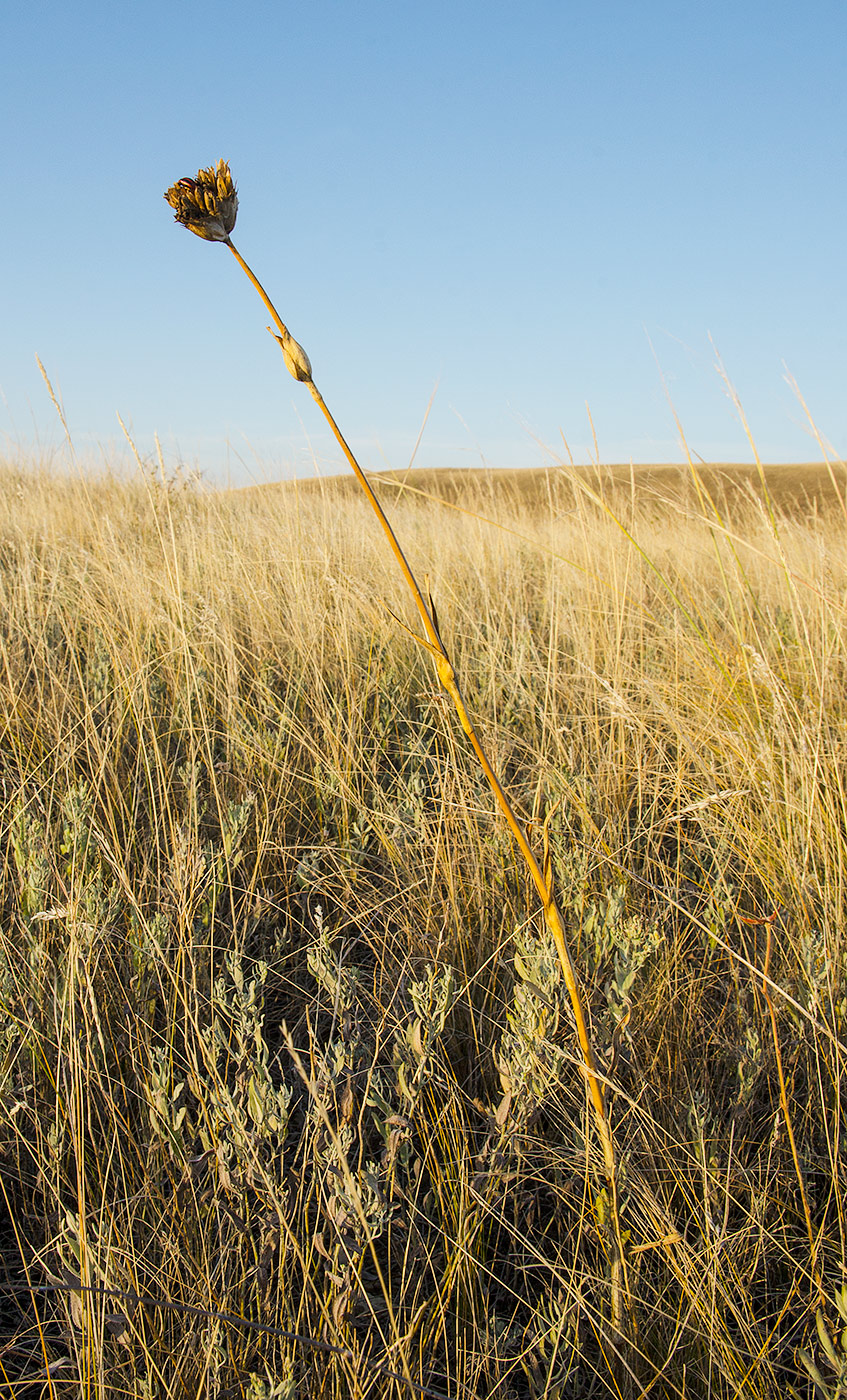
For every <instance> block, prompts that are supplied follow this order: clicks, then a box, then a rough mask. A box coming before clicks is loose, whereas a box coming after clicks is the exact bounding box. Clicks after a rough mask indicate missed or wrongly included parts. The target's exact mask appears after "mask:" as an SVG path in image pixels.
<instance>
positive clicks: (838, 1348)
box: [790, 1284, 847, 1400]
mask: <svg viewBox="0 0 847 1400" xmlns="http://www.w3.org/2000/svg"><path fill="white" fill-rule="evenodd" d="M832 1301H833V1305H834V1306H833V1310H834V1314H835V1318H836V1325H835V1327H834V1329H833V1331H832V1332H830V1330H829V1328H828V1327H827V1324H826V1319H825V1318H824V1314H823V1310H822V1309H821V1308H818V1311H817V1313H816V1315H815V1329H816V1331H817V1336H818V1344H819V1347H820V1352H819V1355H820V1360H821V1362H825V1363H826V1369H827V1371H831V1372H832V1377H831V1378H829V1377H826V1378H825V1377H824V1375H823V1374H822V1372H821V1370H820V1367H819V1366H818V1365H817V1363H816V1362H815V1360H814V1358H813V1357H812V1355H811V1353H810V1352H808V1351H805V1350H803V1349H801V1350H800V1351H799V1352H798V1356H799V1358H800V1360H801V1362H802V1363H803V1366H804V1367H805V1369H806V1370H807V1371H808V1373H809V1375H810V1376H811V1378H812V1381H813V1383H814V1387H815V1390H816V1392H817V1395H818V1400H845V1397H847V1284H843V1285H842V1286H841V1287H840V1288H836V1289H834V1290H833V1299H832ZM790 1389H791V1393H792V1395H795V1396H796V1394H797V1392H796V1390H795V1389H794V1387H793V1386H792V1387H790Z"/></svg>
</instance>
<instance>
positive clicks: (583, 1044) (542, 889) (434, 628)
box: [225, 238, 631, 1337]
mask: <svg viewBox="0 0 847 1400" xmlns="http://www.w3.org/2000/svg"><path fill="white" fill-rule="evenodd" d="M225 242H226V244H227V247H228V248H229V250H230V252H231V253H232V254H233V256H234V257H235V258H236V260H237V261H238V263H239V265H240V267H241V268H242V269H243V271H244V272H245V273H246V275H247V277H249V279H250V281H251V282H252V283H253V286H254V287H255V288H256V291H257V292H258V293H259V296H260V297H261V298H262V301H263V302H264V304H265V306H266V307H267V309H268V311H269V312H270V315H271V317H272V318H273V321H274V324H275V325H276V326H277V327H278V329H279V331H280V334H281V335H282V336H283V338H285V337H287V336H288V335H289V334H290V333H289V331H288V328H287V326H286V325H285V323H284V322H283V320H282V319H281V317H280V315H279V313H278V311H277V310H276V307H275V306H274V304H273V302H272V301H271V299H270V297H269V296H268V294H267V292H266V291H265V289H264V287H263V286H262V284H261V282H260V281H259V279H258V278H257V277H256V275H255V273H254V272H253V271H252V269H251V268H250V267H249V266H248V264H247V263H246V262H245V261H244V259H243V258H242V256H241V254H240V253H239V252H238V249H237V248H236V247H235V245H234V243H232V241H231V240H230V239H229V238H227V239H226V240H225ZM306 383H307V384H308V387H309V392H310V394H311V395H312V398H313V399H314V400H315V403H316V404H317V405H318V408H319V409H320V410H321V413H322V414H323V415H324V418H325V419H326V421H327V423H328V424H329V426H330V428H331V429H332V432H333V434H334V436H335V438H336V441H337V442H338V445H339V447H340V448H341V450H342V452H343V453H344V456H345V457H346V458H347V461H348V462H349V464H350V466H351V467H352V469H353V471H354V472H355V475H356V479H357V480H358V482H359V485H360V486H361V487H362V489H363V491H364V493H365V495H366V496H367V498H368V502H369V504H370V506H371V508H372V509H373V511H374V513H375V515H376V517H377V519H378V520H379V523H380V525H381V526H382V528H383V531H384V532H385V535H386V537H387V539H388V542H389V545H390V546H391V550H392V553H393V554H394V557H395V559H396V560H397V563H398V564H399V566H400V569H401V571H402V574H403V577H404V579H405V580H406V583H407V585H408V587H409V591H410V592H411V594H412V597H413V598H414V601H415V606H416V608H417V610H418V613H419V615H420V619H421V623H422V625H423V630H424V633H425V639H424V638H421V637H419V638H418V639H417V640H418V641H419V642H421V643H422V644H423V645H424V646H425V647H426V649H427V651H429V652H431V654H432V655H433V656H434V658H435V663H436V669H437V672H438V679H439V680H440V682H441V684H442V686H443V687H444V689H445V690H446V691H447V693H448V695H449V696H450V698H451V700H452V701H453V704H454V706H455V708H456V712H457V714H458V716H459V722H460V724H461V726H462V729H463V730H464V731H465V734H466V735H467V737H468V739H469V740H470V742H471V746H472V748H473V751H474V753H475V754H476V756H477V759H478V761H479V764H480V767H481V768H482V771H483V773H484V774H485V776H486V778H487V780H488V783H489V786H490V787H491V790H492V792H493V794H494V798H495V801H496V802H497V805H498V807H499V808H500V811H501V812H502V814H503V816H504V817H505V819H506V822H507V824H508V826H509V829H510V831H511V832H512V835H513V836H514V838H515V841H516V842H517V845H518V849H519V851H520V853H521V855H522V856H523V859H524V861H525V863H526V865H527V868H528V869H529V873H530V876H531V877H532V882H533V884H534V885H535V888H536V890H537V892H538V895H539V898H540V899H541V903H542V907H543V910H544V917H545V919H546V921H547V926H548V928H549V929H550V932H551V933H552V935H553V940H554V942H555V944H556V950H557V952H558V954H559V960H560V962H561V964H562V971H563V973H564V979H565V986H566V987H567V991H568V996H569V998H570V1003H571V1008H572V1010H573V1015H574V1020H575V1021H576V1033H577V1038H578V1040H579V1046H580V1050H581V1051H582V1058H583V1063H584V1066H585V1078H586V1080H587V1082H588V1091H589V1094H590V1097H591V1103H592V1106H593V1109H594V1117H595V1122H596V1125H597V1134H598V1137H599V1138H600V1145H601V1147H602V1150H603V1164H604V1170H605V1176H606V1181H607V1185H608V1191H609V1198H610V1208H611V1209H610V1214H611V1219H612V1223H613V1230H614V1248H613V1257H612V1271H611V1272H612V1323H613V1326H614V1327H615V1330H616V1331H617V1332H618V1333H619V1334H620V1335H621V1336H622V1337H623V1336H625V1335H626V1319H625V1316H624V1301H625V1300H626V1305H627V1307H628V1308H630V1312H631V1305H630V1301H629V1297H628V1288H627V1283H626V1263H625V1258H624V1250H623V1240H622V1237H621V1227H620V1212H619V1202H618V1190H617V1163H616V1157H615V1147H614V1140H613V1138H612V1129H611V1124H610V1122H609V1115H608V1112H607V1108H606V1096H605V1090H604V1085H603V1081H602V1079H601V1078H600V1073H599V1070H598V1067H597V1059H596V1056H595V1054H594V1048H593V1046H592V1043H591V1037H590V1034H589V1031H588V1023H587V1020H586V1016H585V1011H584V1008H583V997H582V992H581V990H580V986H579V981H578V978H577V974H576V968H575V966H574V962H573V958H572V957H571V953H570V949H569V948H568V943H567V937H566V934H565V925H564V920H563V918H562V915H561V912H560V910H559V907H558V904H557V903H556V900H555V898H554V896H553V893H552V889H551V888H550V886H549V885H548V883H547V881H546V880H545V878H544V874H543V872H542V870H541V867H540V865H539V864H538V861H537V860H536V857H535V855H534V853H533V850H532V847H531V846H530V844H529V842H528V840H527V838H526V834H525V832H524V829H523V826H522V825H521V822H520V821H519V820H518V817H517V815H516V814H515V811H514V809H513V807H512V804H511V803H510V801H509V799H508V797H507V795H506V792H505V791H504V789H503V786H502V784H501V782H500V779H499V778H498V777H497V774H496V773H495V771H494V769H493V768H492V766H491V764H490V762H489V760H488V756H487V754H486V753H485V750H484V748H483V746H482V743H481V742H480V739H479V736H478V734H477V732H476V729H475V728H474V725H473V722H472V720H471V718H470V716H469V714H468V711H467V708H466V706H465V702H464V698H463V696H462V693H461V691H460V689H459V685H458V682H457V680H456V673H455V671H454V669H453V664H452V662H451V660H450V657H449V654H448V652H447V648H446V647H445V645H444V642H443V640H442V638H441V634H440V632H439V629H438V625H437V621H436V617H435V615H434V609H433V608H432V606H431V604H430V605H429V606H428V605H427V603H426V601H425V600H424V596H423V594H422V592H421V589H420V587H419V585H418V582H417V579H416V578H415V576H414V574H413V572H412V569H411V567H410V565H409V562H408V560H407V559H406V556H405V554H404V553H403V550H402V548H401V547H400V543H399V541H398V539H397V536H396V535H395V533H394V531H393V529H392V527H391V524H390V522H389V520H388V517H387V516H386V514H385V511H384V510H383V509H382V506H381V505H380V503H379V501H378V500H377V498H376V495H375V494H374V491H373V488H372V487H371V485H370V482H369V481H368V479H367V477H366V476H365V473H364V472H363V471H362V468H361V467H360V466H359V463H358V462H357V460H356V458H355V456H354V455H353V452H352V450H351V449H350V447H349V446H348V444H347V442H346V441H345V439H344V436H343V434H342V432H341V429H340V428H339V426H338V424H337V423H336V421H335V419H334V418H333V416H332V414H331V413H330V411H329V409H328V408H327V405H326V403H325V402H324V399H323V396H322V395H321V393H320V391H319V389H318V388H317V386H316V384H315V383H314V381H313V380H312V379H311V378H310V379H308V380H306Z"/></svg>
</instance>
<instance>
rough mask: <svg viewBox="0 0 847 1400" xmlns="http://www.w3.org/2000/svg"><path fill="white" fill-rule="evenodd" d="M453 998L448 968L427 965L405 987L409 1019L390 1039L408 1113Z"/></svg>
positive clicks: (445, 1021)
mask: <svg viewBox="0 0 847 1400" xmlns="http://www.w3.org/2000/svg"><path fill="white" fill-rule="evenodd" d="M454 996H455V979H454V976H453V970H452V968H449V967H445V968H442V969H441V971H440V972H439V970H438V969H437V968H436V967H435V966H434V965H433V964H432V963H427V964H426V966H425V967H424V970H423V975H422V976H421V977H420V978H418V979H417V980H415V981H413V982H411V983H410V984H409V997H410V999H411V1002H412V1006H413V1008H414V1013H415V1014H414V1016H412V1017H411V1018H410V1019H409V1020H408V1021H407V1022H406V1024H405V1025H404V1026H402V1027H401V1028H400V1029H399V1030H398V1031H397V1032H396V1033H395V1036H394V1069H395V1071H396V1074H397V1087H398V1088H399V1090H400V1094H401V1096H402V1098H403V1099H404V1101H405V1104H406V1111H407V1112H411V1110H412V1108H413V1107H414V1104H415V1102H416V1100H417V1098H418V1095H419V1094H420V1091H421V1089H422V1087H423V1085H424V1083H425V1082H426V1080H427V1079H428V1078H429V1075H430V1072H431V1069H432V1057H433V1053H434V1051H435V1047H436V1045H437V1044H438V1041H439V1040H440V1038H441V1036H442V1034H443V1032H444V1027H445V1025H446V1023H447V1017H448V1015H449V1013H450V1007H451V1006H452V1004H453V1000H454Z"/></svg>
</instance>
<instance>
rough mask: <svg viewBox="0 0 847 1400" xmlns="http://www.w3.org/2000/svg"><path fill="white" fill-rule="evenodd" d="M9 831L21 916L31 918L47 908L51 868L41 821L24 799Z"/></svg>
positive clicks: (16, 810)
mask: <svg viewBox="0 0 847 1400" xmlns="http://www.w3.org/2000/svg"><path fill="white" fill-rule="evenodd" d="M10 831H11V837H12V857H13V859H14V862H15V869H16V870H17V875H18V898H19V901H20V909H21V913H22V914H23V916H24V918H25V919H27V920H31V919H33V918H34V917H35V916H36V915H38V914H43V913H45V912H46V911H47V909H48V908H49V892H50V887H51V877H52V871H51V866H50V858H49V854H48V847H47V838H46V834H45V830H44V823H43V822H42V821H41V820H40V818H39V817H36V816H34V815H33V814H32V813H31V812H30V810H29V807H28V806H27V804H26V803H25V802H19V803H17V804H16V806H15V810H14V813H13V816H12V822H11V828H10Z"/></svg>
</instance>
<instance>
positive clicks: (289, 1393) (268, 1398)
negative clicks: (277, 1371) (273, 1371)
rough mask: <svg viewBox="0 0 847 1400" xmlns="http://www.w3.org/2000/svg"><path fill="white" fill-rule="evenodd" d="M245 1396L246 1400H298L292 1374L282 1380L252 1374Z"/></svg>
mask: <svg viewBox="0 0 847 1400" xmlns="http://www.w3.org/2000/svg"><path fill="white" fill-rule="evenodd" d="M244 1395H245V1397H246V1400H297V1386H296V1384H295V1382H294V1378H293V1377H292V1376H291V1375H290V1374H289V1375H287V1376H283V1377H282V1378H281V1379H280V1378H278V1377H274V1376H271V1375H265V1376H264V1377H262V1376H258V1375H256V1374H255V1373H254V1372H251V1373H250V1376H249V1377H248V1380H247V1388H246V1389H245V1391H244Z"/></svg>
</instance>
